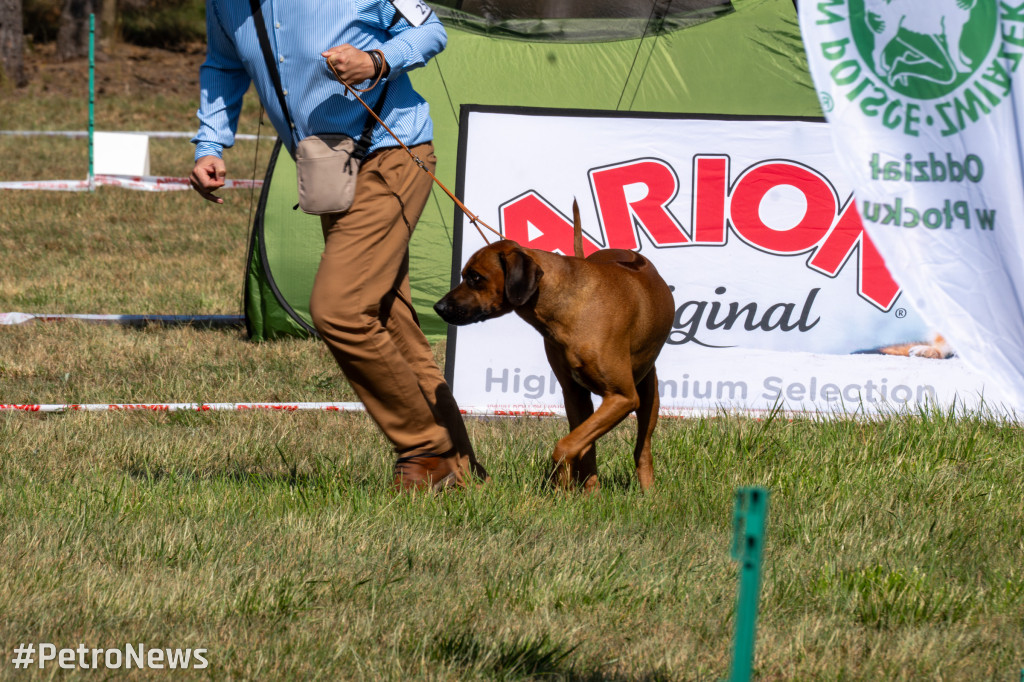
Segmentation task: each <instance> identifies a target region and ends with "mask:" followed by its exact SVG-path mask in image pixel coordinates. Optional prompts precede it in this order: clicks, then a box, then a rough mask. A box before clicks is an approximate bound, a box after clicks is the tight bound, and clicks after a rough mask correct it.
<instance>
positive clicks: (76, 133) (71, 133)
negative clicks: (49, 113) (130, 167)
mask: <svg viewBox="0 0 1024 682" xmlns="http://www.w3.org/2000/svg"><path fill="white" fill-rule="evenodd" d="M96 132H118V133H130V134H132V135H145V136H147V137H159V138H172V137H187V138H193V137H195V136H196V134H195V133H194V132H193V133H181V132H171V131H167V130H116V131H114V130H111V131H99V130H97V131H96ZM0 135H8V136H16V137H39V136H42V137H72V138H77V137H89V131H88V130H0ZM235 139H236V140H255V139H256V136H255V135H248V134H238V135H235Z"/></svg>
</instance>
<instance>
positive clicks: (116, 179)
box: [0, 175, 263, 192]
mask: <svg viewBox="0 0 1024 682" xmlns="http://www.w3.org/2000/svg"><path fill="white" fill-rule="evenodd" d="M93 184H94V185H95V186H100V185H103V186H107V187H123V188H125V189H135V190H142V191H144V192H175V191H179V190H186V189H191V187H189V184H188V178H172V177H165V176H159V175H97V176H95V177H94V178H93ZM262 186H263V181H262V180H245V179H228V180H225V182H224V188H225V189H248V188H251V187H256V188H258V187H262ZM0 189H16V190H22V189H27V190H50V191H57V192H85V191H88V189H89V181H88V180H16V181H13V182H0Z"/></svg>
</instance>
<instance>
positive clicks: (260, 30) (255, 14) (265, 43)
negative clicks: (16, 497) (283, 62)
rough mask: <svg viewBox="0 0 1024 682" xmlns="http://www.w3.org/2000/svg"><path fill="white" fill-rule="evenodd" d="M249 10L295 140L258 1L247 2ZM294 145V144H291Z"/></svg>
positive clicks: (292, 125)
mask: <svg viewBox="0 0 1024 682" xmlns="http://www.w3.org/2000/svg"><path fill="white" fill-rule="evenodd" d="M249 8H250V9H251V10H252V19H253V23H255V24H256V35H257V36H258V37H259V40H260V49H261V50H262V51H263V61H264V62H266V65H267V72H268V73H269V74H270V80H271V82H273V83H274V90H276V91H277V101H278V102H279V103H280V105H281V111H283V112H284V120H285V122H286V123H287V124H288V130H289V132H290V133H291V136H292V139H294V138H295V124H294V123H292V117H291V114H290V113H289V112H288V102H286V101H285V99H284V89H283V88H282V87H281V74H280V73H278V71H277V64H275V63H274V51H273V50H271V49H270V36H269V35H267V25H266V22H264V21H263V9H262V8H261V7H260V0H249ZM293 144H294V143H293Z"/></svg>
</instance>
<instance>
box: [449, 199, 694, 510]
mask: <svg viewBox="0 0 1024 682" xmlns="http://www.w3.org/2000/svg"><path fill="white" fill-rule="evenodd" d="M573 215H574V218H575V224H576V226H575V227H576V235H575V236H576V254H577V255H576V256H575V257H571V256H561V255H558V254H555V253H549V252H547V251H537V250H534V249H525V248H522V247H520V246H519V245H518V244H516V243H515V242H513V241H508V240H505V241H500V242H496V243H494V244H491V245H489V246H486V247H484V248H482V249H480V250H479V251H477V252H476V253H475V254H473V255H472V256H471V257H470V259H469V261H468V262H467V263H466V267H465V268H463V270H462V283H460V284H459V285H458V286H457V287H455V288H454V289H452V290H451V291H450V292H448V294H447V295H446V296H445V297H444V298H442V299H441V300H440V301H438V302H437V304H436V305H435V306H434V310H436V311H437V314H438V315H440V316H441V318H442V319H444V320H445V321H446V322H448V323H450V324H455V325H464V324H471V323H473V322H480V321H482V320H488V319H491V318H495V317H499V316H501V315H504V314H506V313H509V312H512V311H515V313H516V314H517V315H519V316H520V317H521V318H523V319H524V320H526V321H527V322H528V323H529V324H530V325H531V326H533V328H534V329H536V330H537V331H539V332H540V333H541V335H542V336H543V337H544V351H545V353H546V354H547V358H548V362H550V363H551V368H552V369H553V370H554V372H555V377H556V378H557V379H558V383H559V384H560V385H561V387H562V394H563V396H564V397H565V412H566V416H567V417H568V419H569V427H570V429H571V431H570V433H569V435H567V436H565V437H564V438H562V439H561V440H559V441H558V445H557V446H556V447H555V451H554V453H553V454H552V458H553V459H554V479H555V481H556V482H558V483H559V484H560V485H562V486H563V487H569V486H570V485H571V484H572V483H574V482H575V484H577V485H582V486H583V488H584V489H585V490H586V491H588V492H591V491H595V490H597V489H598V488H599V487H600V484H599V483H598V480H597V449H596V447H595V441H596V440H597V439H598V438H600V437H601V436H603V435H604V434H605V433H607V432H608V431H610V430H611V429H612V428H613V427H614V426H615V425H616V424H618V423H619V422H620V421H622V420H623V419H624V418H625V417H626V416H627V415H629V413H630V412H633V411H634V410H635V411H636V414H637V438H636V448H635V450H634V453H633V458H634V460H635V461H636V471H637V476H638V477H639V479H640V487H641V488H643V489H644V490H646V489H647V488H649V487H650V485H651V483H653V480H654V469H653V464H652V458H651V433H652V432H653V431H654V426H655V424H656V423H657V421H658V405H659V400H658V378H657V375H656V374H655V370H654V361H655V360H656V359H657V357H658V354H659V353H660V352H661V348H662V346H663V345H664V344H665V340H666V339H667V338H668V334H669V331H670V330H671V328H672V320H673V316H674V314H675V304H674V303H673V301H672V292H671V290H670V289H669V288H668V285H667V284H665V281H664V280H663V279H662V278H661V276H660V275H659V274H658V272H657V270H655V269H654V266H653V265H652V264H651V263H650V261H648V260H647V259H646V258H644V257H643V256H641V255H640V254H638V253H634V252H633V251H626V250H622V249H604V250H601V251H597V252H596V253H594V254H592V255H591V256H590V257H589V258H586V259H584V258H583V257H582V252H583V249H582V246H581V242H582V237H581V234H582V231H581V229H580V221H579V209H578V208H577V206H576V205H575V203H574V204H573ZM591 393H596V394H597V395H599V396H601V406H600V407H599V408H598V409H597V411H594V405H593V402H592V400H591V396H590V394H591Z"/></svg>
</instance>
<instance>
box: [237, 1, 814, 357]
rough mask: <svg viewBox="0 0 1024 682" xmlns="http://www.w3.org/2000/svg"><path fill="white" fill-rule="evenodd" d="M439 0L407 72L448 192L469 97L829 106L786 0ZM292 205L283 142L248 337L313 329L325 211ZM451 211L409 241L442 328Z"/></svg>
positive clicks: (271, 183)
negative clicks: (433, 36) (421, 58)
mask: <svg viewBox="0 0 1024 682" xmlns="http://www.w3.org/2000/svg"><path fill="white" fill-rule="evenodd" d="M431 4H432V6H433V7H434V9H435V11H436V12H437V14H438V16H439V17H441V20H442V21H443V22H444V24H445V27H446V29H447V31H448V46H447V48H446V49H445V51H444V52H442V53H441V54H440V55H438V56H437V57H435V58H434V59H433V60H431V61H430V62H429V63H428V65H427V66H426V67H425V68H423V69H420V70H418V71H415V72H413V73H412V78H413V84H414V85H415V87H416V89H417V90H418V91H419V92H420V94H422V95H423V97H424V98H426V100H427V101H428V102H429V103H430V105H431V115H432V118H433V120H434V130H435V136H434V144H435V147H436V150H437V156H438V166H437V176H438V178H439V179H440V180H441V182H443V183H444V184H445V185H447V186H448V187H449V188H451V189H453V190H454V188H455V174H456V161H457V159H456V156H457V146H458V135H459V131H458V125H459V110H460V107H461V106H462V105H463V104H483V105H508V106H524V107H549V108H558V109H598V110H618V111H652V112H680V113H697V114H758V115H786V116H820V115H821V109H820V107H819V104H818V100H817V97H816V95H815V91H814V88H813V84H812V83H811V79H810V75H809V74H808V71H807V62H806V57H805V55H804V50H803V44H802V42H801V40H800V31H799V28H798V25H797V18H796V10H795V8H794V5H793V2H792V0H732V1H731V2H730V1H729V0H532V1H531V0H443V1H442V2H440V3H431ZM531 145H535V146H533V147H532V148H531ZM509 152H510V153H516V154H522V153H527V154H535V155H536V156H537V158H538V159H539V160H540V159H542V158H543V155H544V153H545V150H544V148H543V141H542V140H537V141H529V140H519V141H516V142H515V143H514V144H510V146H509ZM296 203H298V198H297V191H296V186H295V166H294V163H293V162H292V159H291V158H290V157H289V155H288V154H287V152H281V151H280V150H279V149H277V150H275V153H274V157H273V160H272V161H271V163H270V166H269V169H268V172H267V177H266V180H265V184H264V186H263V191H262V194H261V196H260V202H259V208H258V212H257V217H256V220H255V225H254V229H253V236H252V242H251V244H250V255H249V263H248V269H247V273H246V292H245V315H246V323H247V327H248V330H249V335H250V337H251V338H253V339H254V340H263V339H271V338H275V337H278V336H282V335H294V334H299V335H301V334H308V333H312V332H313V329H312V327H311V323H310V317H309V294H310V291H311V289H312V284H313V277H314V275H315V273H316V268H317V265H318V263H319V260H320V252H321V250H322V247H323V240H322V236H321V234H320V222H319V219H318V218H316V217H315V216H308V215H305V214H303V213H302V212H300V211H296V210H293V208H292V207H293V206H295V205H296ZM470 208H471V209H473V207H470ZM456 210H457V209H455V207H454V205H453V203H452V201H451V199H450V198H449V197H447V196H446V195H445V194H444V193H443V192H442V191H441V190H440V189H439V188H437V187H435V189H434V195H433V199H432V201H431V202H429V203H428V205H427V208H426V210H425V211H424V213H423V216H422V218H421V219H420V222H419V226H418V227H417V230H416V233H415V235H414V237H413V240H412V245H411V248H410V251H411V264H410V279H411V283H412V290H413V301H414V304H415V306H416V309H417V313H418V314H419V318H420V323H421V324H422V326H423V329H424V331H425V332H426V333H427V335H428V336H429V337H431V338H432V339H434V340H436V339H439V338H441V337H443V336H444V334H445V331H446V327H445V325H444V323H443V322H442V321H441V320H440V319H439V318H438V317H437V316H436V315H435V314H434V312H433V310H432V306H433V304H434V302H435V301H437V300H438V299H439V298H440V297H441V296H442V295H444V293H445V292H446V291H447V290H448V288H449V287H450V284H451V281H450V280H451V269H452V265H451V253H452V225H453V221H454V215H455V211H456ZM476 210H479V209H476Z"/></svg>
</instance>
